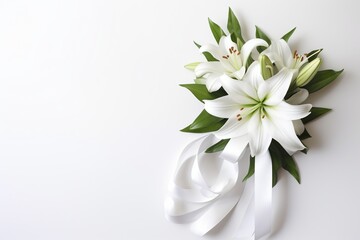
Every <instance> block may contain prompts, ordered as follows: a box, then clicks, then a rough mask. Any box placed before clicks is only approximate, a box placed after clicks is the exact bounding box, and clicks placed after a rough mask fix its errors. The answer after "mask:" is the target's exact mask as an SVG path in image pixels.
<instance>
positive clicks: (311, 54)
mask: <svg viewBox="0 0 360 240" xmlns="http://www.w3.org/2000/svg"><path fill="white" fill-rule="evenodd" d="M322 50H323V49H322V48H321V49H317V50H313V51H311V52H309V53H307V54H306V56H307V58H308V61H309V62H311V61H312V60H314V59H315V58H317V57H318V56H319V54H320V53H321V51H322Z"/></svg>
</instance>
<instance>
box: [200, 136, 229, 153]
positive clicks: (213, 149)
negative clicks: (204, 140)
mask: <svg viewBox="0 0 360 240" xmlns="http://www.w3.org/2000/svg"><path fill="white" fill-rule="evenodd" d="M229 141H230V139H223V140H220V141H219V142H217V143H215V144H214V145H212V146H211V147H209V148H208V149H206V151H205V152H206V153H214V152H220V151H222V150H224V148H225V147H226V145H227V144H228V142H229Z"/></svg>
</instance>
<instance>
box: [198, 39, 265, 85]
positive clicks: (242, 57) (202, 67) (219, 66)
mask: <svg viewBox="0 0 360 240" xmlns="http://www.w3.org/2000/svg"><path fill="white" fill-rule="evenodd" d="M258 46H264V47H267V46H268V44H267V43H266V42H265V41H264V40H262V39H258V38H255V39H251V40H249V41H247V42H246V43H245V44H244V45H243V46H242V48H241V49H240V50H239V49H238V46H237V44H236V43H234V42H233V41H232V40H231V37H230V35H229V36H223V37H221V39H220V41H219V46H216V45H214V44H207V45H204V46H202V47H201V48H200V51H201V52H209V53H211V55H213V57H214V58H216V59H217V60H219V61H213V62H204V63H200V64H199V65H197V67H196V68H195V75H196V76H197V77H203V76H206V83H205V84H206V87H207V89H208V90H209V92H214V91H217V90H219V89H220V88H221V82H220V77H221V76H222V75H223V74H226V75H227V76H229V77H231V78H236V79H239V80H241V79H242V78H243V76H244V74H245V71H246V67H245V65H246V63H247V60H248V58H249V56H250V54H251V52H252V50H253V49H254V48H256V47H258Z"/></svg>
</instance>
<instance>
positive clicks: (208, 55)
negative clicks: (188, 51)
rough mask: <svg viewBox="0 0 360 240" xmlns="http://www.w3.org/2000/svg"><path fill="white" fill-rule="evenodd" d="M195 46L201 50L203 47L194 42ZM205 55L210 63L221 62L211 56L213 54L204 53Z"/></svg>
mask: <svg viewBox="0 0 360 240" xmlns="http://www.w3.org/2000/svg"><path fill="white" fill-rule="evenodd" d="M194 44H195V45H196V46H197V47H198V48H201V45H200V44H198V43H196V42H195V41H194ZM203 55H204V56H205V58H206V60H207V61H208V62H216V61H219V60H217V59H216V58H215V57H214V56H213V55H211V53H209V52H203Z"/></svg>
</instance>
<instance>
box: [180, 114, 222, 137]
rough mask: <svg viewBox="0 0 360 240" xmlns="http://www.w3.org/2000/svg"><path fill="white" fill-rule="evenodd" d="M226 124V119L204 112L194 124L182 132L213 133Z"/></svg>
mask: <svg viewBox="0 0 360 240" xmlns="http://www.w3.org/2000/svg"><path fill="white" fill-rule="evenodd" d="M225 122H226V119H223V118H218V117H215V116H213V115H211V114H209V113H208V112H206V111H205V110H203V111H202V112H201V113H200V114H199V116H198V117H197V118H196V119H195V120H194V122H193V123H191V124H190V125H189V126H187V127H186V128H184V129H181V130H180V131H182V132H192V133H203V132H212V131H216V130H218V129H220V128H221V127H222V125H224V124H225Z"/></svg>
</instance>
